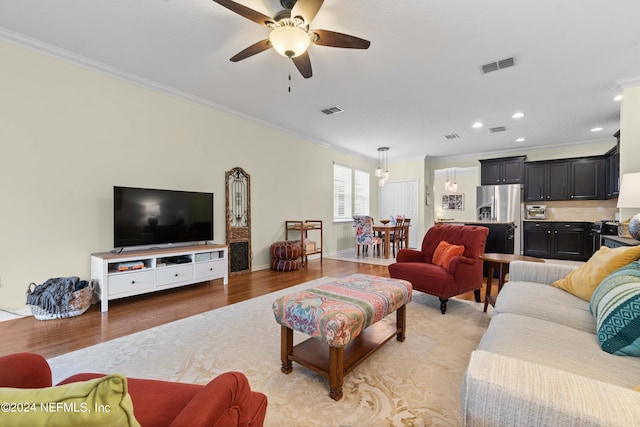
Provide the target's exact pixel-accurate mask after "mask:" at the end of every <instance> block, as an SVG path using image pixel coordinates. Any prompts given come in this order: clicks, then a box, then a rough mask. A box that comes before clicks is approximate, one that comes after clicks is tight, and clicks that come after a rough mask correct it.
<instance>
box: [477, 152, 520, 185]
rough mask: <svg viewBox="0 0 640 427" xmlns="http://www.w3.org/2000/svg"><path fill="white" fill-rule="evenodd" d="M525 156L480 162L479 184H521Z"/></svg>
mask: <svg viewBox="0 0 640 427" xmlns="http://www.w3.org/2000/svg"><path fill="white" fill-rule="evenodd" d="M525 159H526V156H516V157H503V158H500V159H488V160H480V184H481V185H498V184H522V183H523V182H524V161H525Z"/></svg>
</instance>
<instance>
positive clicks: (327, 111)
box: [320, 105, 344, 116]
mask: <svg viewBox="0 0 640 427" xmlns="http://www.w3.org/2000/svg"><path fill="white" fill-rule="evenodd" d="M320 111H322V112H323V113H324V114H326V115H327V116H330V115H331V114H336V113H342V112H343V111H344V110H343V109H342V108H340V107H338V106H337V105H336V106H333V107H329V108H325V109H323V110H320Z"/></svg>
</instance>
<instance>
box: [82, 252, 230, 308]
mask: <svg viewBox="0 0 640 427" xmlns="http://www.w3.org/2000/svg"><path fill="white" fill-rule="evenodd" d="M91 278H92V279H93V280H95V281H96V289H95V297H96V298H97V299H99V300H100V311H107V310H108V309H109V301H110V300H114V299H118V298H125V297H130V296H133V295H140V294H145V293H149V292H155V291H160V290H164V289H170V288H176V287H179V286H185V285H190V284H193V283H200V282H206V281H208V280H213V279H223V284H224V285H225V286H226V285H227V284H228V283H229V270H228V247H227V246H226V245H193V246H177V247H167V248H162V249H148V250H141V251H129V252H122V253H113V252H101V253H95V254H91Z"/></svg>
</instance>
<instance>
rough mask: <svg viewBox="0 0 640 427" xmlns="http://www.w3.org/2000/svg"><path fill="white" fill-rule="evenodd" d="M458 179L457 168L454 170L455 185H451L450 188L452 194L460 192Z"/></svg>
mask: <svg viewBox="0 0 640 427" xmlns="http://www.w3.org/2000/svg"><path fill="white" fill-rule="evenodd" d="M456 178H457V174H456V168H453V184H451V187H450V188H451V192H452V193H457V192H458V180H457V179H456Z"/></svg>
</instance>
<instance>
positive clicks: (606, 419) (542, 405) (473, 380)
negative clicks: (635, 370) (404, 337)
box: [462, 350, 640, 426]
mask: <svg viewBox="0 0 640 427" xmlns="http://www.w3.org/2000/svg"><path fill="white" fill-rule="evenodd" d="M462 417H463V423H462V424H463V425H464V426H502V425H505V426H506V425H513V426H515V425H522V426H524V425H549V426H551V425H572V426H602V425H608V426H630V425H640V393H638V392H637V391H634V390H632V389H627V388H623V387H619V386H616V385H613V384H608V383H604V382H601V381H596V380H592V379H589V378H586V377H582V376H579V375H575V374H572V373H569V372H566V371H562V370H559V369H555V368H549V367H546V366H542V365H538V364H535V363H531V362H526V361H523V360H519V359H514V358H511V357H506V356H502V355H498V354H494V353H490V352H486V351H482V350H476V351H474V352H473V353H472V354H471V360H470V361H469V365H468V367H467V371H466V372H465V374H464V379H463V383H462Z"/></svg>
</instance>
